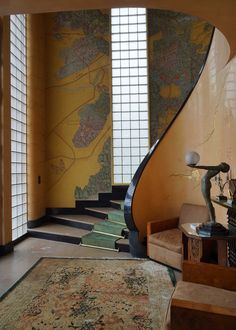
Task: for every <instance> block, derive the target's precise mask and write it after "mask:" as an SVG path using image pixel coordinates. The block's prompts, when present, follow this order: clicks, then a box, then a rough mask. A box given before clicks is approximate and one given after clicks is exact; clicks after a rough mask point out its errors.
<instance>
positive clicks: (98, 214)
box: [85, 209, 108, 220]
mask: <svg viewBox="0 0 236 330" xmlns="http://www.w3.org/2000/svg"><path fill="white" fill-rule="evenodd" d="M85 214H87V215H91V216H92V217H96V218H99V219H103V220H105V219H107V217H108V214H107V213H102V212H99V211H95V210H88V209H85Z"/></svg>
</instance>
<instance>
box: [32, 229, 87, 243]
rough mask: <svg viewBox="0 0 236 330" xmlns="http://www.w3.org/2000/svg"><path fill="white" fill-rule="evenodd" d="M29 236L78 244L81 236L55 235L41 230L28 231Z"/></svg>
mask: <svg viewBox="0 0 236 330" xmlns="http://www.w3.org/2000/svg"><path fill="white" fill-rule="evenodd" d="M28 233H29V236H32V237H35V238H42V239H47V240H50V241H57V242H65V243H70V244H80V242H81V238H80V237H70V236H64V235H57V234H52V233H43V232H33V231H30V232H28Z"/></svg>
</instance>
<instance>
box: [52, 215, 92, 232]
mask: <svg viewBox="0 0 236 330" xmlns="http://www.w3.org/2000/svg"><path fill="white" fill-rule="evenodd" d="M49 221H50V222H51V223H57V224H59V225H64V226H69V227H74V228H80V229H85V230H93V224H91V223H84V222H79V221H71V220H66V219H59V218H51V219H50V220H49Z"/></svg>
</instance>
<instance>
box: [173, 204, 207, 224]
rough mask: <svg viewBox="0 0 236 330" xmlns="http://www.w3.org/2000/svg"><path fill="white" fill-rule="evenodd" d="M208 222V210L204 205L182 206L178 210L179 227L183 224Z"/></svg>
mask: <svg viewBox="0 0 236 330" xmlns="http://www.w3.org/2000/svg"><path fill="white" fill-rule="evenodd" d="M208 220H210V217H209V214H208V210H207V208H206V206H204V205H195V204H183V205H182V207H181V210H180V216H179V225H181V224H183V223H189V222H192V223H197V222H201V223H202V222H206V221H208Z"/></svg>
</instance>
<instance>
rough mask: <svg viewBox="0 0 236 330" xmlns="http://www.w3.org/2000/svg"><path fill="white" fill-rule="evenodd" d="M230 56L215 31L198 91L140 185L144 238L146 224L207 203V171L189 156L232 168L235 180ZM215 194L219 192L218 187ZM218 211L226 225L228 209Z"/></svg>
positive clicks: (138, 213)
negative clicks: (189, 153)
mask: <svg viewBox="0 0 236 330" xmlns="http://www.w3.org/2000/svg"><path fill="white" fill-rule="evenodd" d="M228 55H229V48H228V43H227V41H226V40H225V38H224V36H223V35H222V34H221V33H220V32H219V31H218V30H216V33H215V36H214V40H213V44H212V47H211V51H210V54H209V58H208V61H207V65H206V67H205V69H204V72H203V74H202V76H201V78H200V80H199V82H198V84H197V86H196V88H195V90H194V91H193V93H192V95H191V97H190V99H189V100H188V102H187V104H186V105H185V107H184V109H183V110H182V111H181V113H180V115H179V116H178V117H177V119H176V120H175V122H174V123H173V125H172V126H171V128H170V129H169V130H168V132H167V133H166V135H165V137H164V139H163V140H162V141H161V142H160V144H159V146H158V147H157V149H156V151H155V152H154V155H153V157H152V158H151V160H150V161H149V163H148V164H147V166H146V168H145V170H144V172H143V175H142V177H141V180H140V182H139V183H138V186H137V190H136V193H135V195H134V201H133V216H134V220H135V224H136V225H137V227H138V229H139V230H140V235H141V237H143V236H145V234H146V223H147V221H152V220H158V219H167V218H170V217H173V216H177V215H178V214H179V210H180V206H181V205H182V203H184V202H190V203H191V202H192V203H196V204H204V200H203V197H202V195H201V187H200V178H201V176H202V175H203V174H204V172H205V171H204V170H192V169H190V168H188V167H187V166H186V165H185V162H184V157H185V153H186V152H187V151H190V150H195V151H197V152H198V153H199V154H200V155H201V161H200V163H201V164H209V165H217V164H219V163H220V162H227V163H229V165H230V166H231V169H232V177H236V152H235V138H236V130H235V127H236V102H235V92H236V79H235V78H236V59H234V60H231V62H230V63H229V64H228V65H227V66H226V67H224V64H225V63H226V62H227V59H228ZM212 191H213V193H216V192H217V190H216V187H214V185H213V189H212ZM143 205H145V207H143ZM217 211H218V212H217V216H218V217H217V220H218V221H222V220H223V221H224V219H225V213H226V210H225V209H223V210H221V208H217Z"/></svg>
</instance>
